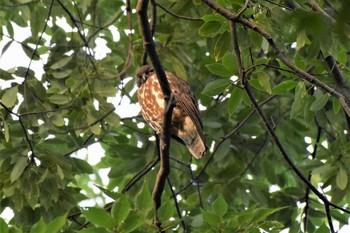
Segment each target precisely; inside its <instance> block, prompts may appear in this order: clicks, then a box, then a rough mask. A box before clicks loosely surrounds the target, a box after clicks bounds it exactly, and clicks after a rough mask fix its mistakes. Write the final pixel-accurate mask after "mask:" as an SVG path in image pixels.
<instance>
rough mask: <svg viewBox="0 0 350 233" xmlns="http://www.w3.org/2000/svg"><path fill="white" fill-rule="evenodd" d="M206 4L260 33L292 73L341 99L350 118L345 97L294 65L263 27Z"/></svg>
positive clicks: (223, 9) (217, 6)
mask: <svg viewBox="0 0 350 233" xmlns="http://www.w3.org/2000/svg"><path fill="white" fill-rule="evenodd" d="M202 2H204V3H205V4H207V5H208V6H209V7H210V8H212V9H213V10H215V11H216V12H218V13H219V14H220V15H222V16H224V17H225V18H226V19H228V20H233V21H236V22H239V23H241V24H242V25H244V26H246V27H247V28H250V29H251V30H253V31H255V32H257V33H259V34H260V35H261V36H262V37H264V38H265V39H266V40H267V42H268V43H269V44H270V46H271V48H272V49H273V50H274V51H275V54H276V55H277V57H279V59H280V60H281V61H282V62H283V63H284V64H285V65H286V66H288V67H289V68H290V69H291V70H292V71H294V72H295V73H296V74H298V75H299V76H300V77H301V78H302V79H304V80H306V81H308V82H309V83H311V84H313V85H314V86H317V87H319V88H320V89H322V90H323V91H325V92H327V93H329V94H331V95H332V96H334V97H336V98H338V99H339V101H340V104H341V105H342V107H343V108H344V110H345V112H346V113H347V114H348V116H350V108H349V105H348V103H347V101H346V99H345V97H344V96H343V95H342V94H341V93H339V92H338V91H336V90H334V89H333V88H331V87H329V86H328V85H326V84H325V83H323V82H321V81H320V80H318V79H317V78H315V77H314V76H313V75H311V74H309V73H307V72H306V71H304V70H302V69H300V68H299V67H297V66H296V65H294V64H293V63H292V62H291V60H290V59H289V58H288V57H286V55H285V54H284V53H283V52H282V50H281V49H280V48H279V47H278V46H277V44H276V42H275V41H274V39H273V38H272V36H271V35H270V34H269V33H268V32H266V31H265V30H264V29H262V28H261V27H259V26H257V25H256V24H255V23H252V22H250V21H249V20H248V19H245V18H242V17H237V14H235V13H232V12H231V11H229V10H227V9H225V8H223V7H222V6H220V5H219V4H217V3H216V2H214V1H213V0H202Z"/></svg>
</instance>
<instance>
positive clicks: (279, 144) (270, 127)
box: [245, 85, 349, 232]
mask: <svg viewBox="0 0 350 233" xmlns="http://www.w3.org/2000/svg"><path fill="white" fill-rule="evenodd" d="M245 90H246V93H247V95H248V96H249V99H250V100H251V102H252V103H253V106H254V108H255V109H256V111H257V112H258V114H259V116H260V118H261V120H262V121H263V123H264V125H265V128H266V129H267V131H268V132H269V134H270V135H271V137H272V139H273V141H274V143H275V144H276V146H277V148H278V150H279V151H280V152H281V154H282V156H283V158H284V160H285V161H286V162H287V163H288V165H289V167H290V168H291V169H292V170H293V171H294V173H295V174H296V175H297V176H298V177H299V178H300V179H301V180H302V181H303V182H304V184H306V186H307V187H308V188H309V189H310V190H312V192H313V193H314V194H315V195H316V196H317V197H318V198H320V199H321V200H322V202H323V204H324V206H325V208H326V215H327V220H328V225H329V228H330V230H331V232H334V227H333V223H332V221H331V215H330V212H329V206H336V205H335V204H333V203H331V202H330V201H329V200H328V199H327V197H326V196H325V195H323V194H322V193H321V192H320V191H318V189H317V188H316V187H315V186H314V185H313V184H311V182H310V181H309V180H308V179H307V178H306V177H305V176H304V174H303V173H302V172H301V171H300V170H299V168H298V167H296V166H295V165H294V163H293V161H292V160H291V158H290V157H289V155H288V154H287V152H286V150H285V149H284V147H283V146H282V144H281V142H280V140H279V139H278V137H277V135H276V134H275V132H274V130H273V128H272V126H271V124H270V123H269V121H268V120H267V118H266V116H265V114H264V113H263V112H262V110H261V109H260V107H259V105H258V104H257V102H256V101H255V98H254V96H253V93H252V91H251V89H250V86H249V85H246V86H245ZM336 208H338V207H336ZM338 209H341V210H343V208H341V207H339V208H338ZM348 212H349V211H348Z"/></svg>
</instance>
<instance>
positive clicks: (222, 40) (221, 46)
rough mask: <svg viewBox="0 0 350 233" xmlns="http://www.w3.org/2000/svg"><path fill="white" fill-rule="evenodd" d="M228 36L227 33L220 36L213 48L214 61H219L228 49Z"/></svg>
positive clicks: (229, 41) (229, 40)
mask: <svg viewBox="0 0 350 233" xmlns="http://www.w3.org/2000/svg"><path fill="white" fill-rule="evenodd" d="M230 43H231V39H230V35H229V33H228V32H224V33H222V34H221V36H220V37H219V39H218V40H217V41H216V44H215V47H214V57H215V61H218V60H220V59H221V58H222V57H223V56H224V55H225V53H226V52H227V51H228V50H229V48H230Z"/></svg>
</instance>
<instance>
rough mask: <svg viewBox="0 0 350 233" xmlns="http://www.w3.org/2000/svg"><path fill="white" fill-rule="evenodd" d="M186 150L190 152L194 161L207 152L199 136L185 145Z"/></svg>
mask: <svg viewBox="0 0 350 233" xmlns="http://www.w3.org/2000/svg"><path fill="white" fill-rule="evenodd" d="M186 146H187V148H188V150H189V151H190V152H191V154H192V155H193V157H195V158H196V159H200V158H202V157H203V156H204V154H205V153H206V152H207V146H206V145H205V142H204V141H203V140H202V138H201V137H199V135H198V136H197V137H196V138H195V140H194V141H193V142H192V143H191V144H190V145H186Z"/></svg>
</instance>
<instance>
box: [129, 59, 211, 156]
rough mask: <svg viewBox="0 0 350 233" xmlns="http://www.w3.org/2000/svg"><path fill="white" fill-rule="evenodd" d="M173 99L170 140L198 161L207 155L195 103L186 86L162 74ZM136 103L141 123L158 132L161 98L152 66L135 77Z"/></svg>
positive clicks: (160, 118)
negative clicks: (138, 107)
mask: <svg viewBox="0 0 350 233" xmlns="http://www.w3.org/2000/svg"><path fill="white" fill-rule="evenodd" d="M165 74H166V77H167V80H168V83H169V85H170V89H171V91H172V93H173V96H174V99H175V107H174V108H173V113H172V119H171V137H172V138H173V139H175V140H176V141H178V142H180V143H181V144H183V145H185V146H186V147H187V149H188V150H189V152H190V153H191V154H192V156H193V157H194V158H196V159H200V158H202V157H203V156H204V155H205V153H206V152H207V149H208V148H207V146H206V144H205V137H204V132H203V123H202V119H201V116H200V112H199V108H198V102H197V100H196V98H195V96H194V94H193V92H192V91H191V88H190V86H189V85H188V84H187V83H186V82H185V81H184V80H182V79H180V78H178V77H176V76H175V75H173V74H172V73H171V72H165ZM136 84H137V86H138V93H137V94H138V95H137V96H138V102H139V104H140V106H141V113H142V116H143V118H144V119H145V121H146V122H147V123H148V124H149V125H150V126H151V127H152V128H153V129H154V130H155V131H156V133H157V134H159V133H160V132H161V129H162V122H163V114H164V107H165V106H164V105H165V101H164V95H163V92H162V90H161V87H160V84H159V82H158V78H157V74H156V73H155V70H154V67H153V66H152V65H144V66H142V67H141V68H139V70H138V71H137V73H136Z"/></svg>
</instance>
